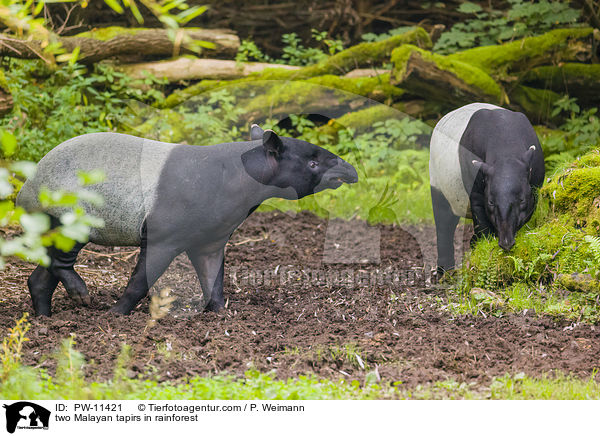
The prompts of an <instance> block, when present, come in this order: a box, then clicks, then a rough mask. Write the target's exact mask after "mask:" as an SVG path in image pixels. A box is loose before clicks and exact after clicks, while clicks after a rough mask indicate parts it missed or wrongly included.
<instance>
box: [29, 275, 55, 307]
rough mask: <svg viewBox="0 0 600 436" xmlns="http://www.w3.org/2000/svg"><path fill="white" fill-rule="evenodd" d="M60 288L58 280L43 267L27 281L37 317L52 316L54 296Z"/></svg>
mask: <svg viewBox="0 0 600 436" xmlns="http://www.w3.org/2000/svg"><path fill="white" fill-rule="evenodd" d="M57 286H58V279H57V278H56V277H54V276H53V275H52V273H51V272H50V271H48V269H47V268H45V267H43V266H42V265H38V267H37V268H36V269H35V270H34V271H33V272H32V273H31V275H30V276H29V278H28V279H27V287H28V288H29V293H30V294H31V302H32V303H33V312H34V313H35V314H36V315H38V316H39V315H44V316H50V315H51V314H52V294H53V293H54V290H55V289H56V287H57Z"/></svg>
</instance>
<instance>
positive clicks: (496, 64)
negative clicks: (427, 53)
mask: <svg viewBox="0 0 600 436" xmlns="http://www.w3.org/2000/svg"><path fill="white" fill-rule="evenodd" d="M592 32H593V29H591V28H573V29H556V30H553V31H550V32H548V33H545V34H544V35H540V36H533V37H529V38H523V39H520V40H517V41H513V42H508V43H504V44H501V45H489V46H485V47H477V48H472V49H470V50H465V51H462V52H458V53H454V54H451V55H449V56H448V58H450V59H452V60H455V61H460V62H465V63H468V64H471V65H472V66H474V67H478V68H480V69H482V70H483V71H485V72H487V73H489V74H494V75H496V76H498V75H499V74H501V72H502V71H505V70H506V69H510V67H511V66H512V65H513V64H518V63H520V62H521V61H523V62H527V63H531V62H533V61H535V60H537V59H540V58H544V59H547V58H548V55H549V53H551V52H552V51H555V50H560V49H564V48H565V47H566V46H567V43H568V42H569V41H570V40H572V39H579V38H584V37H586V36H589V35H591V34H592ZM563 59H565V57H563Z"/></svg>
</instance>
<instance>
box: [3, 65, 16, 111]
mask: <svg viewBox="0 0 600 436" xmlns="http://www.w3.org/2000/svg"><path fill="white" fill-rule="evenodd" d="M12 107H13V99H12V95H10V90H9V89H8V84H7V83H6V78H5V77H4V72H3V71H2V70H0V115H4V114H6V113H8V112H10V110H11V109H12Z"/></svg>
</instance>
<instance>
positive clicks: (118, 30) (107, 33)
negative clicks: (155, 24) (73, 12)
mask: <svg viewBox="0 0 600 436" xmlns="http://www.w3.org/2000/svg"><path fill="white" fill-rule="evenodd" d="M147 30H153V29H148V28H146V27H120V26H109V27H101V28H98V29H94V30H89V31H87V32H82V33H78V34H77V35H74V37H76V38H92V39H97V40H98V41H109V40H111V39H113V38H114V37H115V36H119V35H136V34H138V33H140V32H144V31H147ZM188 30H189V29H188Z"/></svg>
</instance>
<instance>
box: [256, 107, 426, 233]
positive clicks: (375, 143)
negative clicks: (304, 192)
mask: <svg viewBox="0 0 600 436" xmlns="http://www.w3.org/2000/svg"><path fill="white" fill-rule="evenodd" d="M290 118H291V120H292V124H293V129H292V131H289V132H286V131H279V132H278V133H280V134H282V135H287V136H294V137H298V138H300V139H304V140H307V141H311V142H313V143H315V144H318V145H321V146H323V147H325V148H327V149H328V150H330V151H332V152H333V153H336V154H337V155H339V156H341V157H342V158H343V159H345V160H347V161H349V162H351V163H352V164H353V165H355V167H356V168H357V169H358V172H359V182H358V183H357V184H355V185H352V186H351V187H348V186H344V187H342V188H339V189H338V190H336V191H323V192H321V193H319V194H317V195H316V196H309V197H306V198H304V199H301V200H299V201H294V202H290V201H285V200H275V199H271V200H268V201H267V202H266V203H265V204H266V205H265V206H263V208H262V210H268V209H271V208H278V209H283V210H311V211H313V212H315V213H317V214H318V215H326V216H331V217H333V216H336V217H345V218H350V217H353V216H354V217H358V218H361V219H365V220H369V222H371V223H378V222H385V223H388V224H389V223H394V222H404V223H408V222H410V223H415V222H422V221H425V220H429V219H431V199H430V192H429V191H430V190H429V152H428V150H427V149H423V148H422V146H421V142H422V141H423V140H425V142H427V138H428V135H429V134H430V133H431V127H429V126H428V125H427V124H425V123H423V122H421V121H418V120H413V119H410V118H409V117H404V118H401V119H396V118H391V119H388V120H386V121H378V122H375V123H374V124H373V125H372V127H371V128H370V129H367V130H366V131H365V132H363V133H361V134H358V135H355V134H354V131H353V130H352V129H342V130H340V131H338V133H337V138H333V137H331V136H329V135H326V134H323V133H322V132H320V131H319V130H318V129H315V128H314V127H315V126H314V124H313V123H312V122H311V121H310V120H308V119H306V118H303V117H290ZM266 126H268V124H267V125H266Z"/></svg>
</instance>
